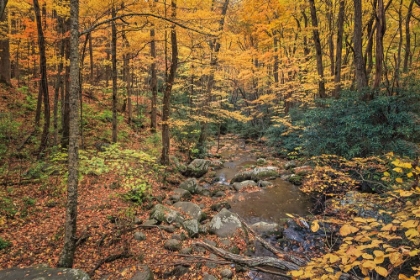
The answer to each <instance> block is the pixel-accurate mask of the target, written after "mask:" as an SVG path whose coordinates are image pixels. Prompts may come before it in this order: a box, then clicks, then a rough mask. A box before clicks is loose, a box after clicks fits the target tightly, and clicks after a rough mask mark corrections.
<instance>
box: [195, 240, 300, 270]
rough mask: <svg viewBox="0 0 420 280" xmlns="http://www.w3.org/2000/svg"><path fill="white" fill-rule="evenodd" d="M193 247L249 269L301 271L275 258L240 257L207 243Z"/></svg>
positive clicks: (297, 267) (199, 243)
mask: <svg viewBox="0 0 420 280" xmlns="http://www.w3.org/2000/svg"><path fill="white" fill-rule="evenodd" d="M193 245H195V246H199V247H203V248H205V249H207V250H209V251H211V252H213V253H214V254H216V255H218V256H220V257H222V258H223V259H225V260H229V261H231V262H233V263H237V264H240V265H243V266H247V267H250V268H255V269H259V266H267V267H272V268H277V269H281V270H296V269H299V266H298V265H296V264H294V263H292V262H288V261H285V260H280V259H276V258H273V257H253V258H250V257H244V256H240V255H236V254H233V253H230V252H228V251H225V250H223V249H220V248H217V247H214V246H211V245H209V244H207V243H204V242H196V243H194V244H193Z"/></svg>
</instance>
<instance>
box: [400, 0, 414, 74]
mask: <svg viewBox="0 0 420 280" xmlns="http://www.w3.org/2000/svg"><path fill="white" fill-rule="evenodd" d="M413 4H414V0H411V2H410V5H409V6H408V11H407V17H406V19H405V52H404V66H403V71H404V73H407V72H408V63H409V60H410V55H411V32H410V20H411V16H412V14H413Z"/></svg>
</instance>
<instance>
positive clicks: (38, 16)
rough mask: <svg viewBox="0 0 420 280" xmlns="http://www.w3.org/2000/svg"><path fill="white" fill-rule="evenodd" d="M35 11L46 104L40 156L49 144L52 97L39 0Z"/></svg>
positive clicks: (43, 92) (42, 87)
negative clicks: (50, 95)
mask: <svg viewBox="0 0 420 280" xmlns="http://www.w3.org/2000/svg"><path fill="white" fill-rule="evenodd" d="M33 4H34V12H35V18H36V26H37V31H38V48H39V60H40V63H39V66H40V71H41V80H40V83H39V86H40V95H42V100H43V105H44V126H43V128H42V135H41V143H40V145H39V149H38V157H40V156H41V155H42V152H43V151H44V150H45V148H47V145H48V134H49V129H50V97H49V93H48V80H47V57H46V55H45V37H44V32H43V30H42V22H41V12H40V8H39V2H38V0H33Z"/></svg>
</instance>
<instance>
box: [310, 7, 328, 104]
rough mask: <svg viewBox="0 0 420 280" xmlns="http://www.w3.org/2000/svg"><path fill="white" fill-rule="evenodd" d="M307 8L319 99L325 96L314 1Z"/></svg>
mask: <svg viewBox="0 0 420 280" xmlns="http://www.w3.org/2000/svg"><path fill="white" fill-rule="evenodd" d="M309 7H310V10H311V19H312V27H313V38H314V45H315V53H316V69H317V72H318V76H319V77H318V95H319V97H320V98H325V97H327V96H326V94H325V81H324V65H323V64H322V48H321V41H320V39H319V30H318V19H317V16H316V8H315V0H309Z"/></svg>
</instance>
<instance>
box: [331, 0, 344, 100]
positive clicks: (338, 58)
mask: <svg viewBox="0 0 420 280" xmlns="http://www.w3.org/2000/svg"><path fill="white" fill-rule="evenodd" d="M345 7H346V3H345V0H340V4H339V7H338V18H337V50H336V53H335V71H334V84H335V86H334V93H333V96H334V97H335V98H338V97H339V96H340V90H341V65H342V53H343V33H344V12H345Z"/></svg>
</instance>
